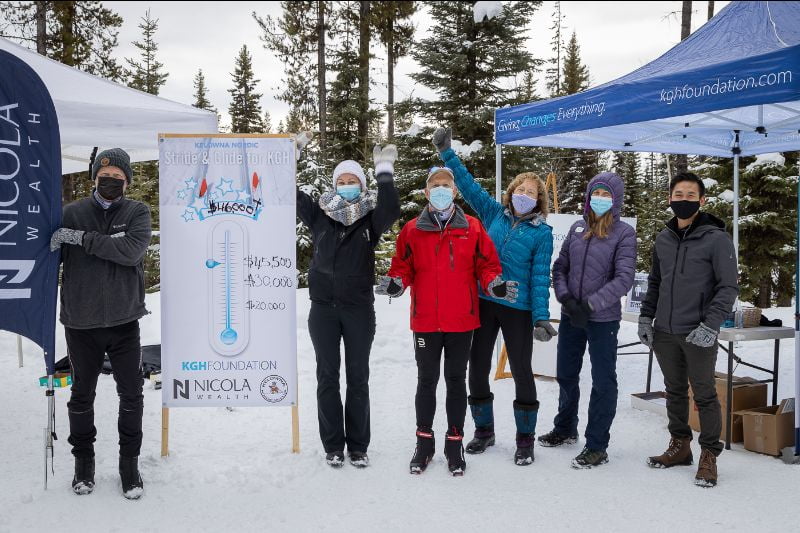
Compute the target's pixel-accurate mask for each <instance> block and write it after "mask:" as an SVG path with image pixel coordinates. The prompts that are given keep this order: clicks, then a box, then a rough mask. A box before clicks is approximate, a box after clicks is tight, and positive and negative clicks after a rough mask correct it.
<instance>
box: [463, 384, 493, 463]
mask: <svg viewBox="0 0 800 533" xmlns="http://www.w3.org/2000/svg"><path fill="white" fill-rule="evenodd" d="M493 401H494V394H491V393H490V394H489V397H488V398H473V397H472V396H470V397H469V410H470V412H472V420H474V421H475V436H474V437H473V439H472V440H471V441H469V442H468V443H467V453H469V454H476V453H483V452H485V451H486V448H488V447H489V446H494V407H493V406H492V402H493Z"/></svg>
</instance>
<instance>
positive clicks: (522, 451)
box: [514, 433, 533, 466]
mask: <svg viewBox="0 0 800 533" xmlns="http://www.w3.org/2000/svg"><path fill="white" fill-rule="evenodd" d="M514 463H515V464H517V465H519V466H525V465H529V464H531V463H533V433H517V451H515V452H514Z"/></svg>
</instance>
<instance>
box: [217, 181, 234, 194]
mask: <svg viewBox="0 0 800 533" xmlns="http://www.w3.org/2000/svg"><path fill="white" fill-rule="evenodd" d="M217 190H218V191H219V192H220V194H223V195H224V194H227V193H229V192H233V180H226V179H225V178H222V181H221V182H220V183H219V185H217Z"/></svg>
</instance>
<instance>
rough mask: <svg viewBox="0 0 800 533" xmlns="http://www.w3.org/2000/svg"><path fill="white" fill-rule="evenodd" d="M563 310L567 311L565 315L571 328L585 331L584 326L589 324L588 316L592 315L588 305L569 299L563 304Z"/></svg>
mask: <svg viewBox="0 0 800 533" xmlns="http://www.w3.org/2000/svg"><path fill="white" fill-rule="evenodd" d="M564 309H565V310H566V311H567V315H568V316H569V318H570V321H571V322H572V325H573V326H575V327H576V328H582V329H586V326H587V325H588V324H589V315H590V314H591V313H592V310H591V308H590V307H589V304H588V303H586V302H578V301H577V300H575V299H573V298H570V299H569V300H567V301H565V302H564Z"/></svg>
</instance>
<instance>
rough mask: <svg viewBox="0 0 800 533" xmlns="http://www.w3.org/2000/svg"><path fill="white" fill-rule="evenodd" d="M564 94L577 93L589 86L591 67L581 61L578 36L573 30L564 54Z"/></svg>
mask: <svg viewBox="0 0 800 533" xmlns="http://www.w3.org/2000/svg"><path fill="white" fill-rule="evenodd" d="M563 80H564V81H563V85H562V94H575V93H579V92H581V91H585V90H586V89H588V88H589V68H588V67H587V66H586V65H584V64H583V63H582V62H581V47H580V46H579V45H578V36H577V35H576V34H575V32H574V31H573V32H572V37H570V39H569V43H568V44H567V48H566V50H565V55H564V77H563Z"/></svg>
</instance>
